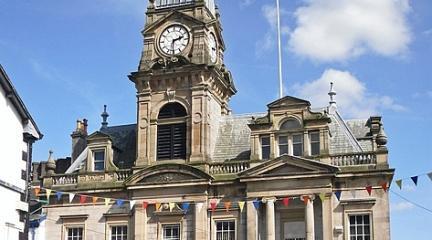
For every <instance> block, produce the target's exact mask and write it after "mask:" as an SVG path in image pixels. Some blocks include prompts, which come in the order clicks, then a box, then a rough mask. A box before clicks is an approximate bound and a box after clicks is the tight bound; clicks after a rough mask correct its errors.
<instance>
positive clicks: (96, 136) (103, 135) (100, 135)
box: [87, 131, 111, 140]
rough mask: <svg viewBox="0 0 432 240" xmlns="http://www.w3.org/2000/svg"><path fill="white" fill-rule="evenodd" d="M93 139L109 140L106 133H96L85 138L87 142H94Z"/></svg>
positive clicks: (109, 137)
mask: <svg viewBox="0 0 432 240" xmlns="http://www.w3.org/2000/svg"><path fill="white" fill-rule="evenodd" d="M94 139H111V136H110V135H108V134H106V133H103V132H100V131H96V132H94V133H92V134H90V135H89V136H88V137H87V140H94Z"/></svg>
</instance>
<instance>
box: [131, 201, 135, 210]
mask: <svg viewBox="0 0 432 240" xmlns="http://www.w3.org/2000/svg"><path fill="white" fill-rule="evenodd" d="M135 203H136V200H130V201H129V207H130V209H131V210H132V209H133V208H134V206H135Z"/></svg>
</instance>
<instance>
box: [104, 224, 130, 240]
mask: <svg viewBox="0 0 432 240" xmlns="http://www.w3.org/2000/svg"><path fill="white" fill-rule="evenodd" d="M113 227H126V240H128V239H129V232H130V229H129V224H128V223H127V222H117V223H108V231H109V234H108V236H107V240H111V239H112V237H113V235H112V234H113V233H112V229H113Z"/></svg>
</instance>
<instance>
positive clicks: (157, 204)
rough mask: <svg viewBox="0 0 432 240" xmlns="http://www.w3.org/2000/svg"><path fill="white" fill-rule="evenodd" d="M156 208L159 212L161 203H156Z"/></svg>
mask: <svg viewBox="0 0 432 240" xmlns="http://www.w3.org/2000/svg"><path fill="white" fill-rule="evenodd" d="M155 206H156V211H159V208H160V206H161V204H160V203H155Z"/></svg>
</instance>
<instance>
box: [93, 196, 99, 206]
mask: <svg viewBox="0 0 432 240" xmlns="http://www.w3.org/2000/svg"><path fill="white" fill-rule="evenodd" d="M98 199H99V198H98V197H92V202H93V205H95V204H96V202H97V200H98Z"/></svg>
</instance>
